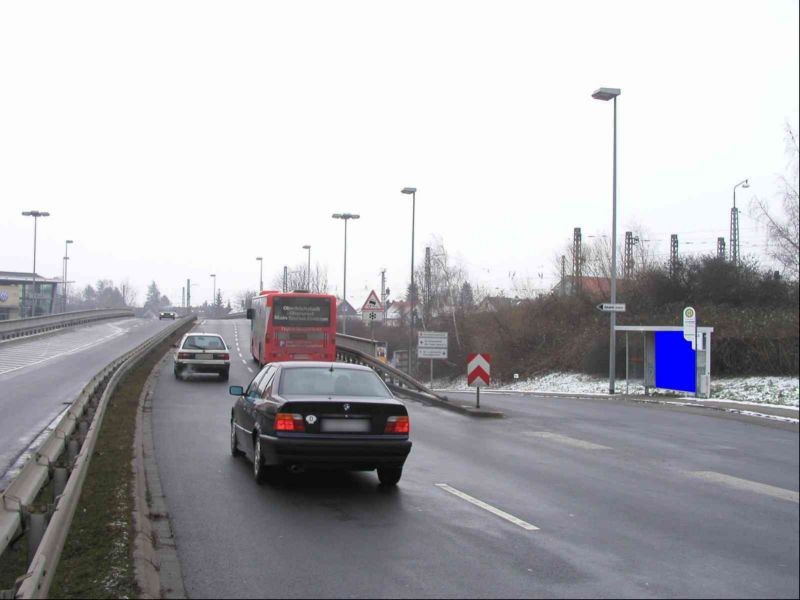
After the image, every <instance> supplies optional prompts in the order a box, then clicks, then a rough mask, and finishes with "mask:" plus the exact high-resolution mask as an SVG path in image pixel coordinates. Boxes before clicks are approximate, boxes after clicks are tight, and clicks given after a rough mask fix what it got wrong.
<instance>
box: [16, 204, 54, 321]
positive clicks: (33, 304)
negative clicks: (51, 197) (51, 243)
mask: <svg viewBox="0 0 800 600" xmlns="http://www.w3.org/2000/svg"><path fill="white" fill-rule="evenodd" d="M22 216H23V217H33V297H32V298H31V314H30V315H29V316H31V317H35V316H36V229H37V224H38V222H39V217H49V216H50V213H49V212H43V211H39V210H27V211H25V212H23V213H22Z"/></svg>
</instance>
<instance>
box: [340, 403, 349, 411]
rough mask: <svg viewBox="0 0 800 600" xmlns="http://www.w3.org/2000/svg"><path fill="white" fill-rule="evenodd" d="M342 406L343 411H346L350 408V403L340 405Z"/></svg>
mask: <svg viewBox="0 0 800 600" xmlns="http://www.w3.org/2000/svg"><path fill="white" fill-rule="evenodd" d="M342 408H343V409H344V412H347V411H348V410H350V405H349V404H345V405H344V406H342Z"/></svg>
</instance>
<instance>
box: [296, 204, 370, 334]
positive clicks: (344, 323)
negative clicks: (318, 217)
mask: <svg viewBox="0 0 800 600" xmlns="http://www.w3.org/2000/svg"><path fill="white" fill-rule="evenodd" d="M331 216H332V217H333V218H334V219H342V220H343V221H344V291H343V292H342V299H343V300H344V302H345V303H347V222H348V221H349V220H350V219H360V218H361V215H354V214H352V213H334V214H332V215H331ZM309 256H310V255H309ZM342 333H347V317H346V316H345V317H344V318H343V319H342Z"/></svg>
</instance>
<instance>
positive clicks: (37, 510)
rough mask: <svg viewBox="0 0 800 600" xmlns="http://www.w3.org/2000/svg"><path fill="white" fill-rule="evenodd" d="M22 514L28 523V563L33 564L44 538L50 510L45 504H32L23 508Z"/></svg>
mask: <svg viewBox="0 0 800 600" xmlns="http://www.w3.org/2000/svg"><path fill="white" fill-rule="evenodd" d="M22 512H23V513H24V515H25V520H26V521H27V523H28V527H27V529H28V563H31V562H33V557H34V556H35V555H36V551H37V550H38V549H39V544H41V542H42V538H43V537H44V530H45V529H46V528H47V516H48V513H49V509H48V506H47V505H44V504H32V505H30V506H25V507H23V509H22Z"/></svg>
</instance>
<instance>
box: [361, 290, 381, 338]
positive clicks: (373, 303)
mask: <svg viewBox="0 0 800 600" xmlns="http://www.w3.org/2000/svg"><path fill="white" fill-rule="evenodd" d="M383 317H384V307H383V304H381V301H380V300H379V299H378V294H376V293H375V290H372V291H371V292H370V293H369V296H367V300H366V301H365V302H364V306H362V307H361V319H362V320H363V321H364V322H365V323H369V336H370V338H372V339H373V340H374V339H375V333H374V331H375V322H376V321H383Z"/></svg>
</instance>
